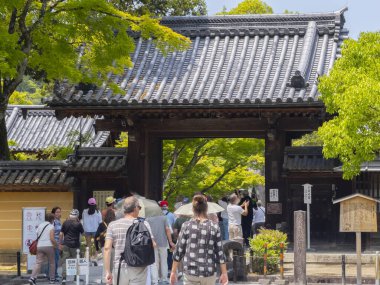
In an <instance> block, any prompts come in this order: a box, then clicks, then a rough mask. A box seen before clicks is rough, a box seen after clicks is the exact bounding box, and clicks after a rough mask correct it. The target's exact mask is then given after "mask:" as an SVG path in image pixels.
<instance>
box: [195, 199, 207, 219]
mask: <svg viewBox="0 0 380 285" xmlns="http://www.w3.org/2000/svg"><path fill="white" fill-rule="evenodd" d="M193 212H194V215H195V216H202V215H204V216H206V215H207V199H206V196H204V195H200V194H198V195H195V196H194V197H193Z"/></svg>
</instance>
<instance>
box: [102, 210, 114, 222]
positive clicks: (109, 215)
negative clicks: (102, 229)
mask: <svg viewBox="0 0 380 285" xmlns="http://www.w3.org/2000/svg"><path fill="white" fill-rule="evenodd" d="M114 220H116V215H115V211H114V210H113V209H107V211H106V215H105V216H104V222H105V223H106V224H107V225H108V224H109V223H110V222H112V221H114Z"/></svg>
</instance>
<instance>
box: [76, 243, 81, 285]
mask: <svg viewBox="0 0 380 285" xmlns="http://www.w3.org/2000/svg"><path fill="white" fill-rule="evenodd" d="M79 258H80V255H79V248H78V249H77V275H76V276H77V285H79V284H80V277H79Z"/></svg>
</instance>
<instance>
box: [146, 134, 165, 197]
mask: <svg viewBox="0 0 380 285" xmlns="http://www.w3.org/2000/svg"><path fill="white" fill-rule="evenodd" d="M147 137H148V144H147V145H148V151H147V157H146V159H145V163H146V166H145V169H147V171H146V177H145V189H144V190H145V193H144V195H145V197H147V198H149V199H153V200H156V201H159V200H162V140H161V138H159V137H156V136H149V135H148V136H147Z"/></svg>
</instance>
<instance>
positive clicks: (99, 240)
mask: <svg viewBox="0 0 380 285" xmlns="http://www.w3.org/2000/svg"><path fill="white" fill-rule="evenodd" d="M114 220H116V215H115V211H114V210H113V209H107V211H106V214H105V216H104V220H103V222H102V223H100V224H99V226H98V229H97V231H96V233H95V249H96V251H97V252H99V251H100V249H101V251H102V256H103V258H104V244H105V241H106V233H107V228H108V225H109V224H110V223H111V222H113V221H114ZM114 255H115V250H114V249H112V250H111V258H113V257H114ZM112 265H113V263H111V268H110V270H111V272H112V269H113V266H112ZM102 281H103V282H104V283H106V281H107V279H106V265H105V262H104V261H103V274H102Z"/></svg>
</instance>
